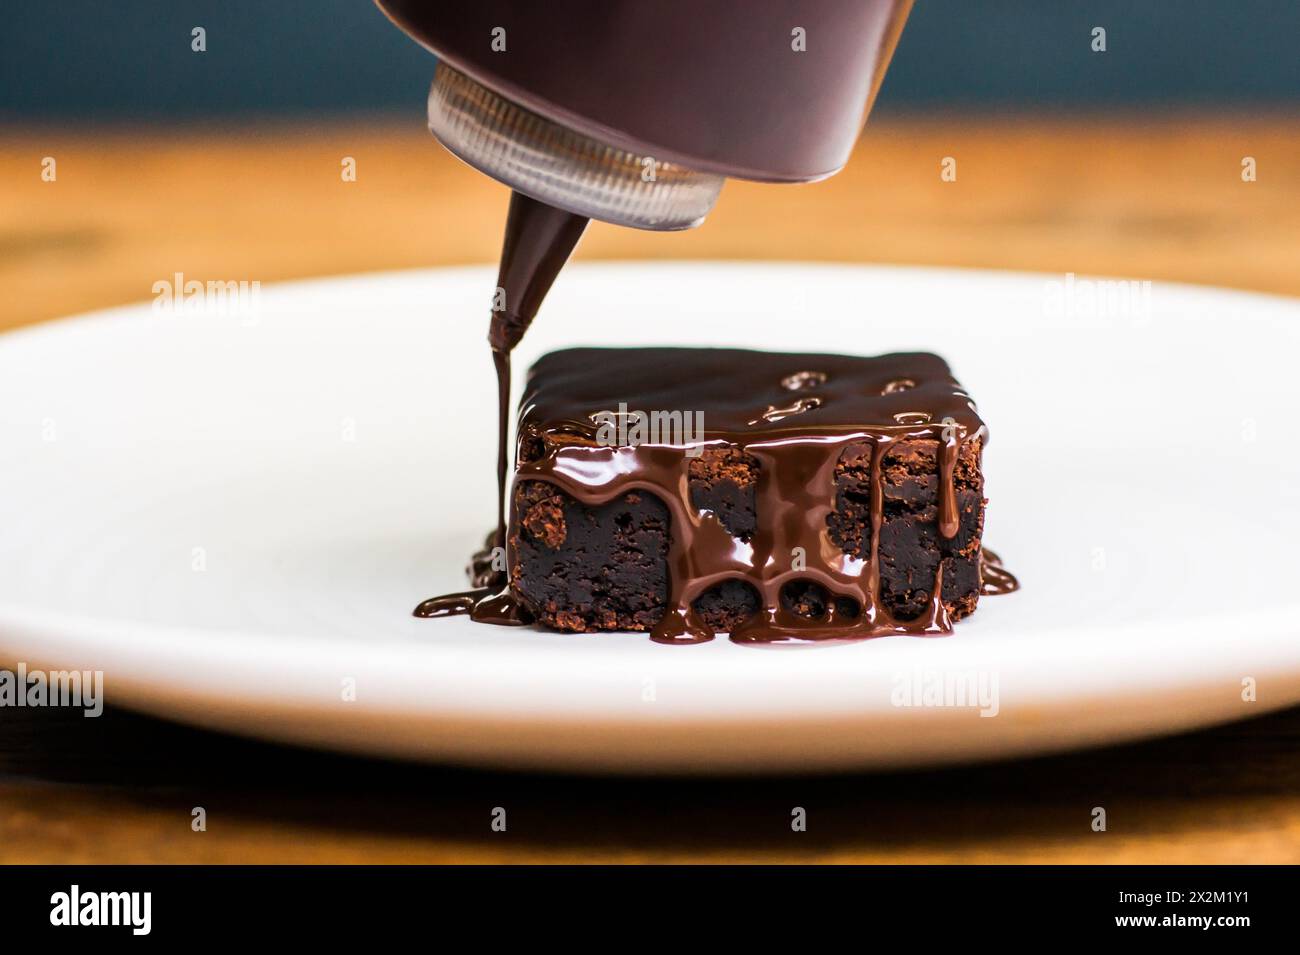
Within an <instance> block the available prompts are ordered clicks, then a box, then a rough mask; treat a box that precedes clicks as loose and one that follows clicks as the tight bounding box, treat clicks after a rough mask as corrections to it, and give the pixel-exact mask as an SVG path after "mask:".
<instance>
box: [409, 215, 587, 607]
mask: <svg viewBox="0 0 1300 955" xmlns="http://www.w3.org/2000/svg"><path fill="white" fill-rule="evenodd" d="M587 222H588V220H587V218H586V217H585V216H579V215H574V214H573V213H571V212H566V211H564V210H563V209H556V208H555V207H554V206H548V205H546V204H545V203H542V202H538V201H537V200H536V199H531V198H529V197H528V196H525V195H524V194H522V193H519V192H512V193H511V194H510V212H509V213H508V215H507V216H506V233H505V239H504V241H503V242H502V246H501V266H500V269H499V271H498V272H497V288H496V293H495V294H494V295H493V299H492V320H491V322H490V323H489V324H488V344H489V345H490V346H491V348H492V364H493V365H494V366H495V368H496V376H497V526H496V532H495V533H494V534H493V536H492V538H491V541H490V546H489V548H488V551H487V553H486V554H481V553H480V554H476V555H475V559H474V562H473V563H472V565H471V567H472V570H471V577H472V578H473V582H474V585H475V587H474V589H473V590H467V591H461V592H458V593H453V594H446V595H444V596H441V597H432V598H430V599H429V600H426V601H424V602H423V603H421V604H420V605H419V606H418V607H416V608H415V616H417V617H444V616H453V615H458V614H465V613H467V614H469V615H470V616H471V617H472V618H473V619H474V620H478V621H481V622H484V623H499V624H508V625H519V624H524V623H527V622H529V621H528V615H527V613H526V612H525V611H524V610H523V609H522V608H520V607H519V606H518V603H517V601H515V599H514V597H513V595H511V593H510V590H509V586H508V583H507V579H506V573H505V571H504V570H500V569H494V568H493V559H494V556H495V555H494V554H493V550H494V549H496V548H500V550H498V551H497V554H500V555H502V557H503V558H504V553H505V546H506V512H505V500H506V477H507V475H508V474H509V471H510V447H509V445H510V442H509V434H510V416H511V407H510V353H511V351H513V350H514V347H515V346H516V345H517V344H519V341H520V339H522V338H523V337H524V333H525V332H526V331H528V326H529V325H531V324H532V322H533V319H534V318H536V317H537V310H538V309H539V308H541V305H542V300H543V299H545V298H546V293H547V292H549V291H550V289H551V285H552V284H554V282H555V277H556V276H557V275H559V274H560V269H561V268H563V267H564V263H565V262H567V261H568V260H569V256H570V255H571V254H572V253H573V250H574V248H575V247H576V246H577V244H578V240H579V239H581V238H582V233H583V232H584V231H585V230H586V228H587Z"/></svg>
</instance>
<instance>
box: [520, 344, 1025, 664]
mask: <svg viewBox="0 0 1300 955" xmlns="http://www.w3.org/2000/svg"><path fill="white" fill-rule="evenodd" d="M636 357H637V361H636V362H635V363H631V366H630V367H629V365H630V363H628V362H626V361H624V362H618V363H614V362H608V361H604V362H602V360H601V358H602V356H601V353H600V350H596V349H571V350H569V351H565V352H557V353H552V354H551V355H548V356H546V357H544V358H543V359H542V360H541V361H540V362H539V363H538V366H536V368H535V373H534V375H533V376H532V378H531V379H530V382H529V389H528V391H527V392H526V394H525V396H524V399H523V401H522V407H523V412H522V416H521V421H520V446H521V447H527V448H530V449H534V450H533V451H532V452H530V454H529V455H527V456H526V457H527V459H526V460H521V461H520V462H519V464H518V465H517V467H516V479H517V480H519V481H525V480H540V481H546V482H549V483H551V484H554V485H555V486H557V487H558V488H560V489H561V490H562V491H564V492H565V493H566V494H568V495H569V496H571V497H573V498H575V499H576V500H578V501H580V502H582V503H584V504H587V505H589V506H594V505H600V504H604V503H607V502H609V501H611V500H614V499H615V498H618V497H621V496H622V495H624V494H627V493H628V492H630V491H636V490H643V491H648V492H650V493H653V494H654V495H656V496H657V497H658V498H659V499H660V500H662V501H663V503H664V504H665V505H666V506H667V508H668V511H669V514H670V517H671V531H670V534H669V546H668V578H669V595H668V601H667V610H666V612H665V613H664V615H663V617H662V619H661V620H660V621H659V622H658V624H657V625H656V626H655V627H654V629H653V631H652V634H651V638H652V639H653V640H655V641H657V642H661V643H699V642H703V641H706V640H711V639H712V638H713V633H712V631H711V630H710V629H709V628H708V627H706V626H705V625H704V624H703V622H702V621H701V620H699V619H698V617H697V615H696V613H695V611H694V610H693V609H692V603H693V602H694V601H695V600H696V598H697V597H699V596H700V595H701V594H702V593H703V592H704V591H705V590H707V589H708V588H710V587H712V586H714V585H715V584H718V583H721V582H722V581H725V580H728V579H740V580H744V581H747V582H748V583H749V584H751V585H752V586H754V587H755V588H756V589H757V590H758V592H759V604H760V610H759V612H758V613H756V614H755V615H753V616H752V617H750V618H749V619H748V620H747V621H745V622H744V623H743V624H741V625H740V626H739V627H738V628H737V629H736V630H735V631H733V633H732V634H731V639H732V640H733V641H735V642H737V643H746V644H749V643H787V642H796V641H807V640H844V639H864V638H867V637H876V636H882V635H885V634H913V635H933V634H946V633H950V632H951V631H952V620H951V618H950V615H949V611H948V608H947V607H946V606H945V603H944V600H943V598H942V592H943V561H942V560H941V561H940V562H939V564H938V569H937V571H936V575H935V579H934V581H933V585H932V586H931V588H930V594H929V605H928V609H927V610H926V612H924V613H922V614H921V615H920V616H919V617H917V618H914V619H907V620H900V619H896V618H894V617H893V616H892V615H891V614H890V613H889V611H888V610H887V609H886V608H885V606H884V605H883V602H882V600H881V593H880V576H879V570H878V568H879V549H880V529H881V526H882V524H883V517H884V493H883V462H884V459H885V455H886V454H887V453H888V452H889V450H890V449H891V448H892V447H893V446H894V445H895V444H897V443H898V442H902V441H917V440H919V441H926V442H932V443H933V446H934V447H935V448H936V462H937V469H936V470H937V474H936V475H935V477H936V479H937V500H938V502H939V507H938V523H939V527H938V530H939V533H940V535H941V536H942V537H943V538H945V539H952V538H953V537H954V536H955V535H956V534H957V532H958V529H959V517H960V514H959V512H958V506H957V493H956V489H955V487H954V483H955V471H956V465H957V461H958V459H959V458H960V457H961V455H962V449H963V447H964V446H965V445H966V443H967V442H978V447H977V448H975V451H976V453H979V452H980V451H982V448H983V446H984V444H985V443H987V439H988V432H987V429H986V427H985V426H984V423H983V421H981V420H980V418H979V415H978V414H977V412H976V410H975V406H974V404H973V403H972V402H971V400H970V398H969V396H968V395H967V394H966V393H965V392H964V391H962V390H961V388H960V386H959V385H958V384H957V382H956V381H955V380H953V378H952V376H951V374H950V373H949V371H948V368H947V365H946V364H945V363H944V362H943V361H942V359H940V358H938V357H937V356H934V355H925V354H907V355H889V356H882V357H880V358H875V359H862V358H852V357H845V356H838V355H779V354H768V353H764V352H740V351H733V350H729V351H725V352H715V351H711V350H709V349H639V350H637V356H636ZM904 374H905V377H904ZM900 382H905V386H900ZM794 390H797V391H799V392H800V393H801V395H802V396H803V397H804V398H805V399H809V398H812V397H815V398H816V399H817V400H816V401H811V400H805V401H804V402H802V403H801V406H800V407H799V408H797V409H796V408H795V405H793V404H791V403H790V401H789V398H790V394H789V392H790V391H794ZM611 396H619V399H618V400H620V401H625V402H626V403H627V405H628V406H629V407H633V408H639V409H667V408H685V409H691V408H705V409H708V410H707V412H706V414H705V420H704V433H703V435H702V436H700V438H699V442H698V443H700V444H701V445H703V446H705V447H708V446H714V445H716V446H723V447H733V448H739V449H741V450H742V451H744V452H745V453H746V454H748V455H750V456H751V457H753V458H755V459H756V460H757V461H758V463H759V477H758V484H757V488H756V499H755V511H756V513H757V514H758V515H759V521H758V529H757V531H756V532H755V533H754V534H753V536H752V538H751V539H750V540H749V541H748V542H746V541H744V540H740V539H738V538H736V537H733V536H732V535H731V534H730V533H729V532H728V531H727V530H726V528H724V527H723V525H722V523H721V522H720V521H719V520H718V519H717V517H716V516H715V515H713V514H712V513H709V512H701V511H699V510H698V509H697V508H696V507H695V506H693V504H692V502H691V500H690V491H689V483H690V482H689V476H688V469H689V462H690V460H691V458H690V456H688V455H687V454H686V453H685V449H686V447H687V445H686V444H685V443H684V442H681V441H674V440H666V441H665V440H662V439H660V440H657V441H656V442H655V443H640V444H633V445H626V446H623V445H620V446H605V445H602V444H601V443H600V442H599V441H598V439H597V430H598V429H597V427H596V424H595V423H594V422H596V421H597V420H600V417H601V416H600V413H601V412H603V411H609V410H610V409H609V408H608V407H607V405H608V403H609V402H610V400H611ZM764 408H766V409H768V410H769V411H771V410H772V409H775V408H784V410H785V411H786V412H787V413H784V414H764V413H763V409H764ZM864 448H869V450H870V461H871V479H870V480H871V483H870V487H871V493H870V515H871V527H872V536H871V542H870V552H869V554H868V556H867V557H866V558H865V559H861V558H858V557H854V556H851V555H849V554H846V553H845V552H844V551H843V550H841V549H840V548H839V547H838V546H836V544H835V543H834V542H833V541H832V540H831V538H830V534H829V529H828V521H827V518H828V517H829V516H830V514H831V513H832V511H833V509H834V507H835V493H836V492H835V477H834V476H835V469H836V466H837V464H838V463H839V462H840V460H841V457H842V456H843V455H844V454H845V453H846V452H848V451H858V452H861V451H862V450H863V449H864ZM517 519H518V515H517V514H515V515H514V520H512V525H515V524H517ZM973 546H976V547H978V546H979V545H978V541H976V542H975V543H974V545H973ZM794 554H800V555H802V560H800V561H798V562H796V561H793V560H792V559H791V558H792V555H794ZM988 566H990V567H992V568H994V569H995V570H994V571H993V572H992V573H991V579H990V589H989V590H986V591H985V592H989V593H993V592H998V593H1001V592H1007V591H1008V589H1013V587H1012V588H1009V587H1008V582H1011V583H1012V584H1014V578H1012V577H1011V576H1010V575H1009V574H1007V573H1006V572H1005V571H1004V570H1003V569H1002V568H1001V565H1000V562H997V561H996V558H995V557H994V558H990V559H989V560H988ZM796 580H802V581H812V582H815V583H817V584H819V585H821V586H822V587H824V588H825V589H826V590H827V591H829V592H830V594H832V595H833V596H835V597H844V598H849V599H850V600H851V601H852V602H853V605H855V606H856V608H858V612H856V613H851V614H843V613H841V611H840V610H839V608H838V606H837V602H836V601H834V600H833V601H831V603H830V605H829V607H828V608H827V612H826V614H825V615H824V616H822V617H820V618H817V619H815V620H809V619H807V618H805V617H802V616H799V615H796V614H794V613H792V612H791V611H789V610H787V609H786V608H784V607H783V606H782V603H781V600H780V593H781V590H782V588H783V587H784V586H785V585H786V584H787V583H790V582H792V581H796Z"/></svg>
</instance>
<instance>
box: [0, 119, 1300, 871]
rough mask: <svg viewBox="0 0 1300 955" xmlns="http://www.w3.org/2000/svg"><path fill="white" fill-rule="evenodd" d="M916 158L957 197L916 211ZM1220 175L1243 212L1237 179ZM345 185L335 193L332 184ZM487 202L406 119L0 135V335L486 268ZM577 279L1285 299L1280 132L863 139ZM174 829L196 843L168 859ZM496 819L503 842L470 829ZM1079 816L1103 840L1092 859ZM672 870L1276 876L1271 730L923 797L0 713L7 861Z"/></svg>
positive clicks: (834, 781)
mask: <svg viewBox="0 0 1300 955" xmlns="http://www.w3.org/2000/svg"><path fill="white" fill-rule="evenodd" d="M945 156H951V157H954V158H955V159H956V160H957V180H956V181H955V182H950V183H945V182H941V181H940V176H939V168H940V162H941V160H942V159H943V157H945ZM1247 156H1249V157H1254V159H1255V162H1256V167H1257V171H1258V178H1257V181H1255V182H1243V180H1242V176H1241V171H1242V160H1243V157H1247ZM45 157H53V158H54V160H55V170H56V175H57V178H56V179H55V181H53V182H45V181H42V178H41V171H42V161H43V159H44V158H45ZM344 157H353V158H354V159H355V160H356V168H357V181H356V182H343V181H342V179H341V177H340V164H341V162H342V160H343V158H344ZM506 198H507V197H506V193H505V190H504V189H502V188H501V187H499V186H497V185H495V184H493V183H491V182H489V181H487V180H486V179H484V178H483V177H481V176H479V175H478V174H476V173H473V172H471V171H469V170H468V169H465V168H463V167H461V166H460V165H459V164H457V163H455V162H454V161H452V160H450V159H449V158H448V157H447V156H446V155H445V154H443V153H442V151H441V150H440V149H439V148H437V147H436V146H435V145H434V144H433V143H432V142H431V141H430V139H429V137H428V136H427V134H426V133H425V132H424V130H423V127H422V125H421V123H420V118H419V117H418V116H417V117H409V118H407V119H406V120H405V121H403V122H400V123H399V122H396V121H393V122H388V123H383V124H381V123H373V122H372V123H367V124H338V123H336V124H332V125H331V124H324V125H313V126H310V127H308V126H296V127H292V128H283V127H277V126H274V125H270V124H266V123H262V124H255V125H251V126H243V127H236V128H226V129H220V130H205V129H202V128H198V127H194V128H188V129H166V130H164V129H160V128H139V129H97V128H85V127H83V128H78V129H71V130H70V129H48V130H33V129H31V128H23V129H3V128H0V281H2V282H3V293H2V294H0V329H5V328H12V327H16V326H19V325H23V324H27V323H31V322H37V321H41V320H43V319H49V318H54V317H57V316H59V315H64V314H68V313H70V312H75V311H79V310H85V309H91V308H97V307H101V306H107V305H114V304H118V303H125V302H134V301H143V300H147V299H149V298H150V297H151V295H152V292H151V287H152V285H153V283H154V282H155V281H157V280H159V279H163V278H169V277H170V276H172V275H173V274H174V273H176V272H183V273H184V274H185V276H186V277H187V278H197V279H201V280H204V281H206V280H210V279H212V280H216V279H220V280H240V279H247V280H254V279H256V280H259V281H262V282H269V281H273V280H276V279H287V278H300V277H305V276H314V275H330V274H337V273H346V272H361V271H368V270H378V269H392V268H405V267H423V266H431V265H442V264H455V263H469V262H488V261H492V260H493V258H494V256H495V254H496V253H497V251H498V250H499V245H500V236H501V227H502V221H503V215H504V211H505V204H506ZM579 258H581V259H609V258H731V259H736V258H744V259H752V258H774V259H778V258H779V259H784V258H798V259H821V260H834V261H845V262H890V263H923V264H935V265H955V266H971V267H997V268H1008V269H1028V270H1041V271H1048V272H1056V273H1063V272H1076V273H1105V274H1114V275H1122V276H1125V277H1131V278H1139V279H1175V280H1180V281H1187V282H1197V283H1209V284H1217V285H1229V286H1235V287H1239V288H1248V289H1259V290H1266V291H1272V292H1279V293H1284V294H1291V295H1296V294H1300V123H1297V122H1296V117H1295V116H1294V115H1280V114H1279V115H1272V116H1259V115H1256V116H1232V115H1229V114H1223V115H1219V116H1217V117H1214V118H1212V119H1205V118H1199V119H1194V118H1192V117H1189V116H1181V117H1180V116H1172V117H1168V118H1163V119H1154V120H1153V119H1151V118H1149V117H1148V118H1141V119H1138V118H1125V117H1122V116H1119V117H1115V116H1106V117H1102V116H1084V117H1069V118H1068V119H1066V118H1062V117H1059V116H1057V117H1023V116H1022V117H998V116H987V117H971V116H952V117H946V118H928V119H926V120H924V121H920V120H899V119H894V120H889V121H882V122H878V123H875V124H873V125H872V127H871V128H870V129H869V130H868V133H867V135H866V136H865V137H864V139H863V142H862V143H861V144H860V146H859V149H858V151H857V153H856V154H855V156H854V159H853V162H852V163H851V165H850V166H849V168H848V169H846V170H845V171H844V172H843V173H841V174H840V175H839V176H837V177H835V178H833V179H831V180H828V181H827V182H824V183H819V184H816V185H810V186H801V187H772V186H757V185H752V184H746V183H731V184H729V185H728V186H727V187H726V189H725V190H724V191H723V195H722V198H721V201H720V202H719V203H718V206H717V208H716V209H715V211H714V213H713V214H712V216H711V217H710V219H709V221H708V222H707V223H706V224H705V225H704V227H703V228H701V229H698V230H696V231H694V232H691V233H688V234H677V235H655V234H650V233H641V232H633V231H630V230H620V229H616V228H614V227H611V226H605V225H595V226H593V228H592V229H591V230H590V231H589V233H588V235H587V237H586V239H585V240H584V243H583V245H582V247H581V249H580V250H579ZM891 320H895V319H894V318H893V317H891V316H881V318H880V321H882V322H884V321H891ZM0 467H2V466H0ZM0 475H2V470H0ZM2 482H3V477H2V476H0V487H2V486H3V485H2ZM12 662H13V661H3V663H4V664H5V665H8V663H12ZM196 806H202V807H203V808H204V809H205V810H206V811H207V818H208V826H207V831H206V832H197V833H196V832H194V831H192V829H191V825H190V823H191V811H192V809H193V808H194V807H196ZM494 806H504V807H507V810H508V812H509V829H508V831H507V832H506V833H494V832H492V831H491V829H490V827H489V822H490V812H491V810H492V807H494ZM792 806H803V807H805V808H806V809H807V810H808V814H809V816H808V818H809V827H808V831H807V832H806V833H793V832H791V830H790V825H789V820H790V807H792ZM1094 806H1105V807H1106V809H1107V813H1108V822H1109V826H1108V831H1107V832H1105V833H1095V832H1093V831H1092V830H1091V828H1090V825H1089V824H1090V821H1091V811H1092V808H1093V807H1094ZM691 860H699V861H726V860H737V861H745V860H753V861H780V860H789V861H800V860H821V861H835V862H848V861H856V862H933V861H952V862H1000V861H1001V862H1030V861H1035V862H1043V861H1047V862H1296V861H1300V710H1292V711H1287V712H1282V713H1277V714H1273V715H1270V716H1264V717H1261V718H1258V719H1255V720H1253V721H1250V722H1246V723H1240V724H1236V725H1232V726H1227V727H1223V728H1219V729H1215V730H1210V731H1206V732H1201V733H1197V734H1192V735H1185V736H1181V737H1176V738H1173V739H1166V740H1157V741H1151V742H1146V743H1141V744H1137V745H1132V746H1125V747H1119V748H1113V749H1108V750H1101V751H1092V752H1082V753H1075V754H1069V755H1064V756H1058V757H1051V758H1045V759H1038V760H1025V761H1019V762H1015V763H1006V764H991V765H985V766H978V767H965V768H956V769H948V770H943V771H934V772H917V773H905V774H878V775H854V776H838V777H828V778H792V777H782V778H750V779H740V780H674V779H656V780H612V779H584V778H575V777H564V776H541V775H517V774H504V773H488V772H478V771H468V770H461V769H449V768H440V767H423V766H408V765H400V764H389V763H377V762H370V761H366V760H360V759H353V758H346V757H340V756H333V755H327V754H318V753H310V752H305V751H295V750H289V749H282V748H279V747H274V746H268V745H263V744H257V743H251V742H246V741H243V740H237V739H232V738H227V737H221V736H216V735H212V734H208V733H204V732H201V731H198V730H192V729H186V728H182V727H178V726H173V725H170V724H167V723H163V722H159V721H155V720H150V719H146V718H144V717H140V716H135V715H133V714H129V713H126V712H123V711H118V710H111V709H110V710H109V711H107V712H106V714H105V715H104V716H103V717H102V718H101V719H98V720H85V719H82V718H81V717H80V715H78V714H69V713H66V712H59V711H55V710H17V709H0V861H4V862H59V861H63V862H315V861H319V862H325V861H347V862H364V861H376V862H379V861H431V862H453V861H454V862H492V861H529V862H538V861H556V862H580V861H691Z"/></svg>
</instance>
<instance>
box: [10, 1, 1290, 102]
mask: <svg viewBox="0 0 1300 955" xmlns="http://www.w3.org/2000/svg"><path fill="white" fill-rule="evenodd" d="M470 2H472V0H470ZM537 2H552V3H561V2H564V0H537ZM643 2H646V3H651V4H652V3H653V2H654V0H643ZM700 2H701V3H707V2H708V0H700ZM0 4H2V7H0V9H3V11H4V14H3V20H0V120H6V119H7V120H15V119H17V120H33V119H45V120H56V121H57V120H70V119H81V120H89V119H164V120H183V121H191V122H197V123H203V122H206V121H208V120H214V119H215V120H219V119H221V118H223V117H226V118H228V117H230V116H231V115H232V114H268V115H284V114H318V113H319V114H323V113H336V112H358V111H360V112H369V111H377V110H402V111H409V112H410V113H413V114H414V115H423V111H424V99H425V93H426V91H427V89H428V84H429V79H430V77H431V74H432V68H433V63H432V60H431V58H430V56H429V55H428V54H427V53H425V52H424V51H423V50H421V49H420V48H419V47H417V46H416V45H415V44H414V43H413V42H411V41H410V40H408V39H406V38H405V37H404V36H403V35H402V34H401V33H400V32H399V31H398V30H397V29H396V28H394V27H393V26H391V25H390V24H389V23H388V21H387V20H385V19H384V17H383V16H382V15H381V14H380V13H379V11H378V10H376V9H375V8H374V6H373V4H372V3H370V2H369V0H26V2H20V0H0ZM194 26H203V27H206V28H207V31H208V51H207V52H206V53H204V54H195V53H192V52H191V51H190V29H191V28H192V27H194ZM1094 26H1104V27H1105V28H1106V30H1107V40H1108V47H1109V50H1108V52H1106V53H1104V54H1095V53H1093V52H1091V50H1090V48H1089V41H1090V32H1091V29H1092V27H1094ZM1298 41H1300V2H1297V0H917V3H916V7H915V9H914V11H913V14H912V18H911V21H910V22H909V23H908V26H907V29H906V31H905V32H904V34H903V40H902V44H901V45H900V47H899V51H898V55H897V57H896V59H895V61H894V66H893V68H892V69H891V71H890V73H889V76H888V79H887V80H886V82H885V86H884V89H883V91H882V93H881V98H880V110H881V111H882V112H896V111H897V112H901V111H914V110H918V109H947V110H962V109H966V108H971V107H977V108H996V109H1035V108H1043V107H1061V108H1067V109H1075V108H1078V109H1086V108H1094V109H1096V108H1105V107H1119V106H1127V107H1137V108H1143V109H1150V108H1165V107H1177V106H1195V105H1198V104H1215V105H1219V106H1222V105H1223V104H1240V105H1241V106H1243V107H1250V106H1256V105H1265V104H1268V105H1278V104H1295V103H1297V102H1300V50H1298V49H1297V42H1298Z"/></svg>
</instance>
